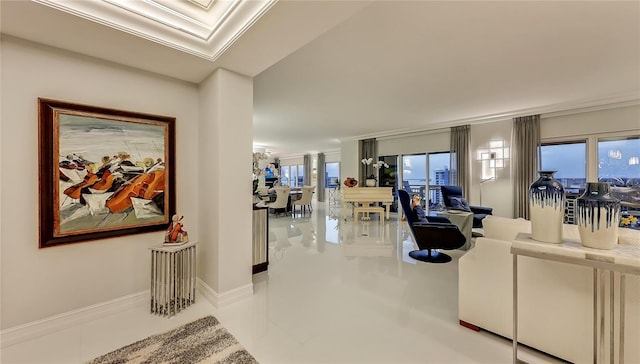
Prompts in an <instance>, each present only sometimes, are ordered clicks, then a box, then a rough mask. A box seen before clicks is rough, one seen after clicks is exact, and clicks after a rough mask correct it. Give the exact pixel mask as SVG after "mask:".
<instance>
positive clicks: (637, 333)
mask: <svg viewBox="0 0 640 364" xmlns="http://www.w3.org/2000/svg"><path fill="white" fill-rule="evenodd" d="M483 225H484V237H481V238H477V240H476V243H475V247H474V248H473V249H471V250H469V251H468V252H467V253H466V254H465V255H464V256H462V257H461V258H460V260H459V263H458V267H459V275H458V280H459V284H458V292H459V293H458V297H459V298H458V299H459V307H458V316H459V319H460V323H461V324H462V325H465V326H468V327H476V328H481V329H484V330H487V331H491V332H493V333H496V334H498V335H501V336H504V337H507V338H512V333H513V306H512V302H513V289H512V277H513V273H512V272H513V257H512V255H511V252H510V248H511V242H512V240H513V239H514V238H515V236H516V235H517V234H518V233H519V232H525V233H531V223H530V222H529V221H527V220H524V219H510V218H504V217H498V216H492V215H490V216H487V217H486V218H485V219H484V220H483ZM563 237H564V239H568V240H574V241H579V240H580V237H579V234H578V229H577V226H576V225H565V226H564V230H563ZM619 243H621V244H629V245H636V246H638V247H639V249H640V231H637V230H631V229H621V233H620V238H619ZM607 281H608V280H607ZM616 282H618V278H617V275H616ZM616 284H617V283H616ZM518 287H519V294H518V311H519V320H518V339H519V340H518V341H519V342H520V343H522V344H525V345H527V346H530V347H533V348H536V349H538V350H540V351H543V352H546V353H548V354H551V355H554V356H557V357H559V358H562V359H564V360H567V361H570V362H573V363H591V362H593V353H592V350H593V336H592V335H593V294H592V291H593V269H591V268H588V267H583V266H577V265H573V264H567V263H559V262H551V261H546V260H541V259H536V258H530V257H519V258H518ZM607 302H608V298H607ZM625 305H626V310H625V311H626V313H625V315H626V317H625V339H624V342H625V350H624V355H625V357H624V362H625V363H632V364H639V363H640V277H638V276H635V275H630V274H627V275H626V297H625ZM614 307H616V308H617V307H618V306H617V303H616V304H615V305H614ZM606 312H607V316H608V312H609V309H608V306H607V309H606ZM615 315H616V317H619V316H618V312H617V310H616V313H615ZM606 325H607V326H606V329H605V332H606V333H607V336H606V340H605V341H606V344H605V346H607V347H608V342H609V336H608V333H609V326H608V325H609V322H608V319H607V322H606ZM618 330H619V329H618V328H617V327H616V328H615V332H617V331H618ZM617 342H618V339H617V335H616V347H615V349H614V350H615V351H614V352H615V353H616V354H615V355H616V362H618V358H617V352H618V347H617V345H618V344H617ZM605 355H606V356H605V358H607V361H608V358H609V349H608V348H606V349H605Z"/></svg>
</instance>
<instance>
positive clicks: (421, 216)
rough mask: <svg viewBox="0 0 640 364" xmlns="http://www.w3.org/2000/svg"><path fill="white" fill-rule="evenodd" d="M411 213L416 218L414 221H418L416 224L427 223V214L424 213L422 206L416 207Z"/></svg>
mask: <svg viewBox="0 0 640 364" xmlns="http://www.w3.org/2000/svg"><path fill="white" fill-rule="evenodd" d="M413 213H414V214H415V216H416V221H418V222H428V221H427V214H426V213H425V212H424V209H423V208H422V206H420V205H416V206H415V207H414V208H413Z"/></svg>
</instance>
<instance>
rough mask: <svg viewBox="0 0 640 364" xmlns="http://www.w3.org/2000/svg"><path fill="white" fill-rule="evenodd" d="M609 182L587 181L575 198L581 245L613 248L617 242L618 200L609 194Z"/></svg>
mask: <svg viewBox="0 0 640 364" xmlns="http://www.w3.org/2000/svg"><path fill="white" fill-rule="evenodd" d="M609 186H610V185H609V183H606V182H587V189H586V191H585V192H584V194H583V195H582V196H580V197H578V199H577V205H578V206H577V212H578V232H579V233H580V241H581V242H582V245H583V246H585V247H588V248H594V249H613V248H614V247H615V246H616V244H618V225H619V224H620V201H619V200H618V199H616V198H614V197H612V196H611V195H610V194H609Z"/></svg>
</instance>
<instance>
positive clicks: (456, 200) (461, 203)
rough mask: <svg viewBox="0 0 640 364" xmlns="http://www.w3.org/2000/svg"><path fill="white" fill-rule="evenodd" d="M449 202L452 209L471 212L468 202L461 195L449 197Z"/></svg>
mask: <svg viewBox="0 0 640 364" xmlns="http://www.w3.org/2000/svg"><path fill="white" fill-rule="evenodd" d="M449 204H450V205H451V208H452V209H454V210H462V211H467V212H471V208H469V203H468V202H467V200H465V199H464V198H463V197H459V196H454V197H449Z"/></svg>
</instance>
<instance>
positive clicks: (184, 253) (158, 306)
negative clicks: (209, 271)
mask: <svg viewBox="0 0 640 364" xmlns="http://www.w3.org/2000/svg"><path fill="white" fill-rule="evenodd" d="M196 245H197V243H195V242H189V243H186V244H183V245H178V246H170V245H161V246H157V247H152V248H151V313H155V314H157V315H162V316H173V315H175V314H176V313H178V312H180V311H182V310H183V309H185V308H187V307H188V306H190V305H191V304H192V303H194V302H195V301H196Z"/></svg>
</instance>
